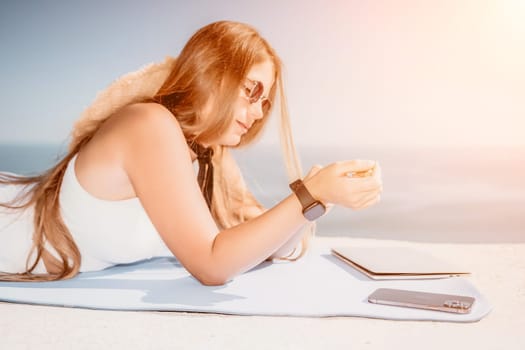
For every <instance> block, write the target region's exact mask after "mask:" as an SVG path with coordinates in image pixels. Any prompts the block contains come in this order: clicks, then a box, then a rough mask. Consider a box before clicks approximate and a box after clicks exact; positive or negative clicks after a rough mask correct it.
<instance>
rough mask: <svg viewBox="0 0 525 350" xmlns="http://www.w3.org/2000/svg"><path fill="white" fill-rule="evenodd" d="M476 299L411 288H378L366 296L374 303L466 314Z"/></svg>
mask: <svg viewBox="0 0 525 350" xmlns="http://www.w3.org/2000/svg"><path fill="white" fill-rule="evenodd" d="M475 300H476V299H475V298H473V297H470V296H465V295H451V294H440V293H427V292H419V291H413V290H403V289H389V288H379V289H377V290H376V291H375V292H373V293H372V294H370V295H369V296H368V301H369V302H370V303H374V304H384V305H392V306H403V307H413V308H417V309H426V310H435V311H445V312H453V313H459V314H468V313H469V312H470V310H471V309H472V304H474V301H475Z"/></svg>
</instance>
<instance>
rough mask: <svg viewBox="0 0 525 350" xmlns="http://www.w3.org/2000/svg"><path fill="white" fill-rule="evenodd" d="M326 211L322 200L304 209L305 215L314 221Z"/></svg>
mask: <svg viewBox="0 0 525 350" xmlns="http://www.w3.org/2000/svg"><path fill="white" fill-rule="evenodd" d="M325 212H326V208H325V206H324V205H323V203H321V202H314V203H312V205H311V206H310V207H308V208H305V209H304V210H303V215H304V217H305V218H307V219H308V220H310V221H314V220H315V219H317V218H318V217H320V216H321V215H323V214H324V213H325Z"/></svg>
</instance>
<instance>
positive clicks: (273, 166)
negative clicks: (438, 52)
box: [0, 143, 525, 243]
mask: <svg viewBox="0 0 525 350" xmlns="http://www.w3.org/2000/svg"><path fill="white" fill-rule="evenodd" d="M297 148H298V152H299V155H300V158H301V162H302V165H303V170H304V172H305V173H306V172H307V171H308V169H309V168H310V167H311V166H312V165H314V164H321V165H327V164H329V163H330V162H333V161H336V160H342V159H356V158H360V159H372V160H376V161H378V162H379V164H380V165H381V169H382V175H383V183H384V191H383V194H382V196H381V201H380V203H378V204H377V205H374V206H372V207H370V208H367V209H364V210H358V211H354V210H351V209H345V208H340V207H336V208H334V209H333V210H332V211H331V212H330V213H329V214H328V215H326V216H325V217H323V218H321V219H319V220H318V225H317V235H318V236H345V237H356V238H375V239H392V240H406V241H424V242H443V243H445V242H456V243H495V242H502V243H504V242H506V243H511V242H516V243H518V242H520V243H525V182H524V179H525V148H524V147H512V146H500V147H488V146H487V147H388V149H385V148H380V147H364V146H363V147H352V148H348V149H347V148H342V147H319V146H317V147H308V146H301V145H300V146H298V147H297ZM66 150H67V145H66V144H65V143H64V144H44V143H42V144H29V143H26V144H23V143H18V144H14V143H10V144H7V143H4V144H0V171H8V172H13V173H17V174H24V175H29V174H36V173H39V172H42V171H44V170H46V169H47V168H49V167H51V166H52V165H53V164H54V163H55V162H56V161H58V159H59V158H60V156H61V155H63V154H64V152H65V151H66ZM234 157H235V158H236V159H237V161H238V163H239V167H240V168H241V171H242V172H243V176H244V178H245V180H246V183H247V185H248V187H249V188H250V190H251V191H252V192H253V193H254V195H255V196H256V198H257V199H258V200H259V201H260V202H261V203H262V204H263V205H265V206H266V207H269V206H272V205H274V204H276V203H277V202H279V201H280V200H282V199H283V198H284V197H286V196H287V195H289V188H288V182H289V181H288V178H287V175H286V172H285V167H284V164H283V160H282V156H281V153H280V150H279V148H278V147H276V146H265V145H262V146H261V145H257V146H256V147H250V148H246V149H241V150H236V151H234Z"/></svg>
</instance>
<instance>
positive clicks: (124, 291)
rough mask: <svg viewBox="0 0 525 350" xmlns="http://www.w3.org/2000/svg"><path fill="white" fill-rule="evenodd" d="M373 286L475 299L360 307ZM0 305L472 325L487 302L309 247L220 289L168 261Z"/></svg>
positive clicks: (29, 288) (9, 296)
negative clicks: (452, 304) (460, 309)
mask: <svg viewBox="0 0 525 350" xmlns="http://www.w3.org/2000/svg"><path fill="white" fill-rule="evenodd" d="M377 288H399V289H408V290H418V291H427V292H436V293H446V294H460V295H469V296H473V297H475V298H476V302H475V303H474V306H473V309H472V311H471V313H470V314H452V313H445V312H439V311H429V310H419V309H411V308H401V307H395V306H385V305H377V304H371V303H368V301H367V297H368V295H369V294H371V293H372V292H373V291H374V290H375V289H377ZM0 300H1V301H7V302H16V303H28V304H43V305H54V306H66V307H80V308H90V309H108V310H155V311H192V312H207V313H221V314H235V315H288V316H313V317H321V316H360V317H371V318H383V319H395V320H434V321H452V322H474V321H478V320H480V319H481V318H483V317H484V316H485V315H487V314H488V313H489V312H490V305H489V303H488V301H487V300H486V299H485V297H483V295H481V293H480V292H479V291H478V290H477V289H476V288H475V287H474V286H473V285H472V284H471V283H470V282H469V281H468V278H463V277H461V278H460V277H452V278H444V279H428V280H390V281H374V280H371V279H369V278H368V277H366V276H365V275H363V274H362V273H360V272H358V271H356V270H354V269H353V268H352V267H350V266H348V265H347V264H345V263H343V262H342V261H340V260H339V259H337V258H335V257H334V256H332V255H331V254H330V252H329V250H327V249H313V250H312V251H310V253H309V254H308V255H307V256H306V257H304V258H302V259H301V260H299V261H297V262H284V263H269V262H265V263H262V264H261V265H259V266H257V267H256V268H254V269H252V270H251V271H248V272H246V273H244V274H242V275H240V276H237V277H236V278H235V279H233V280H232V281H230V282H228V283H227V284H225V285H223V286H204V285H202V284H200V283H199V282H198V281H197V280H196V279H194V278H193V277H192V276H191V275H189V274H188V272H187V271H186V270H185V269H184V268H183V267H182V266H181V265H180V264H179V263H178V262H177V261H176V260H175V259H174V258H172V257H162V258H155V259H151V260H147V261H143V262H139V263H135V264H131V265H122V266H116V267H112V268H109V269H106V270H103V271H98V272H87V273H82V274H80V275H78V276H77V277H75V278H74V279H71V280H67V281H58V282H44V283H34V282H31V283H25V282H24V283H19V282H0Z"/></svg>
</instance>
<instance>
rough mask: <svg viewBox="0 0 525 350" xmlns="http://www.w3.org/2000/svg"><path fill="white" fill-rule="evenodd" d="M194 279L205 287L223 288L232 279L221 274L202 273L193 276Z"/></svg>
mask: <svg viewBox="0 0 525 350" xmlns="http://www.w3.org/2000/svg"><path fill="white" fill-rule="evenodd" d="M193 277H195V278H196V279H197V281H199V282H200V283H201V284H202V285H205V286H223V285H225V284H226V283H228V281H230V279H231V278H229V277H228V276H226V275H224V274H220V273H201V274H196V275H193Z"/></svg>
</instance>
